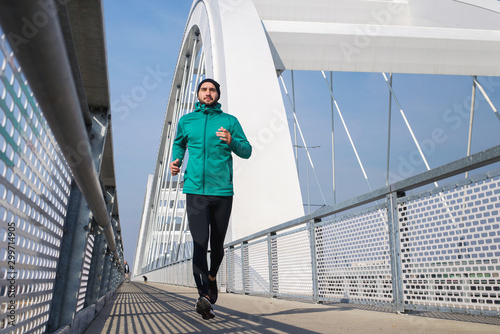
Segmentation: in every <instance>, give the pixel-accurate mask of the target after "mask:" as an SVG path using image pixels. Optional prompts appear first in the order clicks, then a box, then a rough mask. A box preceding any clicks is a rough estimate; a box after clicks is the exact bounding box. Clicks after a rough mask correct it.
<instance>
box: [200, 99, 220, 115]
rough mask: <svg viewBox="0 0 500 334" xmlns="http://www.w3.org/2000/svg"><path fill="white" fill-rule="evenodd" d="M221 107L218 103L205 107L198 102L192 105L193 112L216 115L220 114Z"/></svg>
mask: <svg viewBox="0 0 500 334" xmlns="http://www.w3.org/2000/svg"><path fill="white" fill-rule="evenodd" d="M221 107H222V105H221V104H220V103H217V104H215V105H213V106H207V105H206V104H201V103H200V102H196V103H195V105H194V111H195V112H196V111H201V112H202V113H204V114H210V113H218V114H220V113H221V112H222V109H221Z"/></svg>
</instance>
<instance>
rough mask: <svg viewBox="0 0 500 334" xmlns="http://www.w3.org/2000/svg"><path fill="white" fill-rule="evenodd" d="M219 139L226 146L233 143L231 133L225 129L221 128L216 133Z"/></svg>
mask: <svg viewBox="0 0 500 334" xmlns="http://www.w3.org/2000/svg"><path fill="white" fill-rule="evenodd" d="M215 134H216V135H217V137H219V138H220V140H223V141H225V142H226V144H228V145H230V144H231V141H233V138H232V137H231V133H230V132H229V131H227V130H226V129H224V128H223V127H220V128H219V130H218V131H217V132H216V133H215Z"/></svg>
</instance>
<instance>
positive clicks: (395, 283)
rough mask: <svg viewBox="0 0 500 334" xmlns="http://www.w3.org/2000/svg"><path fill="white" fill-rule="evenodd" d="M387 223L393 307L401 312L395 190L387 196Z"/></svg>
mask: <svg viewBox="0 0 500 334" xmlns="http://www.w3.org/2000/svg"><path fill="white" fill-rule="evenodd" d="M387 223H388V230H389V246H390V251H391V275H392V296H393V309H394V311H395V312H403V311H404V300H403V298H404V296H403V280H402V277H403V271H402V263H401V243H400V237H399V215H398V207H397V194H396V193H395V192H391V193H390V194H389V196H388V197H387Z"/></svg>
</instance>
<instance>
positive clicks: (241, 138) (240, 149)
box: [229, 118, 252, 159]
mask: <svg viewBox="0 0 500 334" xmlns="http://www.w3.org/2000/svg"><path fill="white" fill-rule="evenodd" d="M231 130H232V131H230V133H231V137H232V140H231V144H229V148H230V149H231V151H233V152H234V154H236V155H237V156H239V157H240V158H243V159H248V158H250V156H251V155H252V145H250V143H249V142H248V140H247V137H246V136H245V133H244V132H243V128H242V127H241V124H240V122H238V120H237V119H236V118H233V126H232V129H231Z"/></svg>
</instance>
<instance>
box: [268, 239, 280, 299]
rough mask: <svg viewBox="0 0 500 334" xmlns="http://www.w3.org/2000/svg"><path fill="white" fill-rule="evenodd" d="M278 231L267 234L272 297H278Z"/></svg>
mask: <svg viewBox="0 0 500 334" xmlns="http://www.w3.org/2000/svg"><path fill="white" fill-rule="evenodd" d="M275 236H276V232H270V233H268V234H267V252H268V261H269V293H270V295H271V297H276V292H275V291H276V290H279V288H278V289H275V287H278V280H277V277H278V246H277V243H276V238H275Z"/></svg>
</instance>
